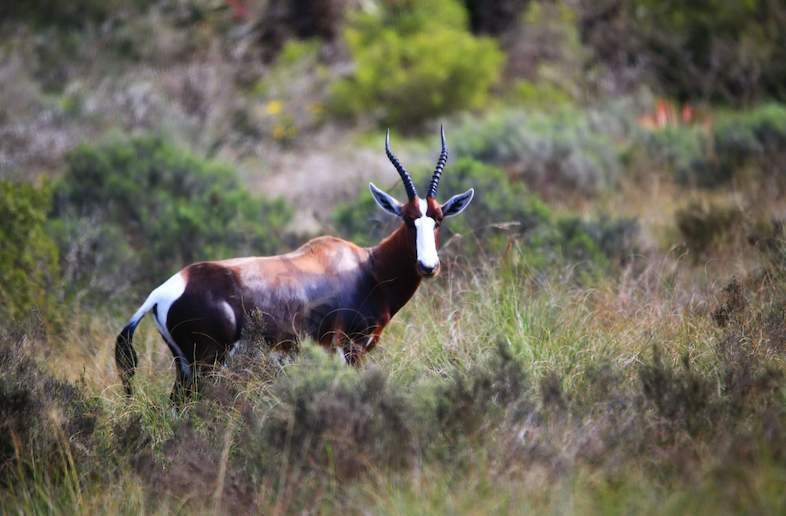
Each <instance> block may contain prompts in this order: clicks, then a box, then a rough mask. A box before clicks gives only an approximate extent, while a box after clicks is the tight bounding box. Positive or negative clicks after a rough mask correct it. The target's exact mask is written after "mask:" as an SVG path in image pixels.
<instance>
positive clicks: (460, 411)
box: [0, 255, 786, 514]
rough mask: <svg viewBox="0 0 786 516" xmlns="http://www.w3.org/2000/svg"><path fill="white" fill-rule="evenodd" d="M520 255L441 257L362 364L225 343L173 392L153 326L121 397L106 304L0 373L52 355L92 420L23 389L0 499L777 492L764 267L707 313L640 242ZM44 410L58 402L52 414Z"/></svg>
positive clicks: (618, 505) (91, 503)
mask: <svg viewBox="0 0 786 516" xmlns="http://www.w3.org/2000/svg"><path fill="white" fill-rule="evenodd" d="M516 256H518V255H516ZM522 256H524V255H522ZM522 260H524V261H518V259H517V258H516V259H513V260H508V261H506V262H505V263H500V264H496V265H487V266H484V267H479V268H475V269H455V268H454V269H452V270H450V271H448V272H447V273H446V274H445V275H444V276H443V277H442V278H440V279H438V280H436V281H434V282H430V283H428V284H426V285H424V286H423V287H422V288H421V289H420V291H419V292H418V294H417V295H416V297H415V299H414V300H413V302H412V303H410V304H409V305H408V307H407V308H405V310H404V311H403V313H402V314H401V316H400V317H398V318H397V319H396V320H395V322H394V323H393V324H392V325H391V327H390V328H389V329H388V331H386V332H385V336H384V337H385V338H384V341H383V344H382V346H381V347H380V348H379V349H378V350H377V351H375V352H374V353H372V354H371V356H370V357H369V360H368V361H367V363H366V365H365V366H364V367H363V368H361V369H360V370H354V369H350V368H347V367H346V366H344V365H343V364H341V363H339V362H338V360H337V359H336V358H335V357H334V356H332V355H328V354H326V353H324V352H322V351H321V350H320V349H319V348H318V347H316V346H314V345H313V344H306V345H305V346H304V350H303V351H302V353H301V355H300V356H299V357H298V358H297V359H296V360H295V361H294V362H292V363H289V364H287V365H284V366H276V365H273V364H268V363H266V362H265V360H264V357H257V358H256V359H253V360H252V359H248V360H246V359H239V361H238V362H234V363H233V364H232V366H231V367H230V368H227V369H225V370H223V371H222V372H221V373H220V374H219V377H218V378H214V379H212V380H205V381H204V384H203V393H202V395H201V396H200V397H199V398H198V399H196V400H194V401H192V402H190V403H189V404H187V405H186V406H184V407H182V408H180V409H177V410H176V409H174V408H173V407H172V406H171V405H170V403H169V397H168V396H169V389H170V387H171V381H172V379H173V372H172V369H171V364H170V363H169V359H168V357H167V356H166V353H165V352H164V351H162V350H161V348H163V346H161V345H160V343H159V342H158V339H157V336H156V335H155V332H154V330H153V329H152V325H151V324H148V323H145V324H144V325H143V326H142V327H141V328H140V332H139V333H138V338H137V344H138V348H139V351H140V356H141V357H142V365H141V366H140V373H139V375H138V376H137V378H136V380H135V386H136V392H135V394H134V396H133V397H132V398H131V399H126V398H125V397H123V396H122V395H121V394H120V389H119V386H118V382H117V380H116V379H115V378H114V373H113V371H112V370H111V369H110V368H108V367H107V362H109V361H110V357H111V350H109V349H108V348H110V347H111V345H110V343H111V342H112V334H113V329H114V327H116V326H117V325H118V324H117V323H116V321H114V320H112V319H109V318H108V319H106V320H102V319H100V318H97V319H96V318H87V321H89V323H86V324H85V325H83V326H82V329H81V331H80V332H75V333H74V334H72V335H71V336H70V337H67V339H66V340H65V341H64V342H60V343H58V344H57V345H58V346H59V347H61V348H66V349H70V350H71V353H69V354H66V355H65V360H64V362H65V363H64V364H63V367H62V368H58V367H57V366H55V367H53V365H52V363H51V362H47V363H44V362H43V361H41V362H40V363H39V366H40V367H41V369H40V372H39V373H36V374H37V375H38V376H24V375H23V374H22V373H19V374H18V375H17V377H15V378H17V380H16V381H17V383H16V385H17V386H20V387H21V388H31V385H29V383H32V382H34V381H37V380H36V378H48V377H51V376H61V377H62V376H63V374H59V372H60V373H64V374H65V376H72V377H77V376H81V377H82V378H83V379H82V381H81V382H78V383H76V384H75V385H76V388H77V389H78V391H77V392H78V393H79V395H80V396H84V397H85V399H87V400H89V401H92V402H96V403H97V408H96V409H95V412H94V415H95V417H96V424H95V427H94V428H93V429H92V430H91V431H90V432H89V433H83V434H82V435H81V436H80V437H79V438H78V439H76V440H74V438H73V436H66V435H65V434H63V433H62V431H61V430H59V429H60V428H70V426H69V424H70V423H69V421H70V420H68V419H67V418H69V417H70V418H75V417H77V416H78V415H79V414H77V413H75V412H74V411H73V410H72V409H73V407H76V406H77V405H74V403H75V402H74V401H73V400H71V399H69V398H57V397H56V396H52V395H50V394H47V393H45V392H43V393H42V392H38V394H35V393H33V398H34V399H35V403H34V404H33V405H31V407H33V408H32V409H30V410H31V413H29V414H27V415H25V417H26V418H27V420H29V421H31V422H35V423H36V424H39V423H41V424H42V426H41V428H42V429H43V430H42V431H41V434H40V435H38V434H36V436H32V437H31V438H41V436H44V437H46V438H48V439H53V440H54V441H56V442H57V443H59V446H57V447H54V448H41V447H36V446H35V445H33V446H31V447H29V448H20V449H17V450H16V453H17V457H16V458H12V459H11V460H10V461H9V462H4V468H6V467H7V469H4V470H3V477H2V478H3V480H4V483H3V488H2V489H3V490H2V492H1V494H0V496H2V499H3V505H4V507H6V508H8V510H9V511H11V512H20V513H73V512H106V511H109V512H123V513H137V512H161V513H169V512H197V513H213V512H222V511H225V510H240V511H249V510H255V511H261V512H265V513H268V512H271V513H275V512H299V511H301V510H318V511H324V512H346V511H348V512H351V513H360V512H369V511H370V512H373V513H381V514H444V513H468V514H481V513H489V512H492V513H510V512H517V513H518V512H535V513H591V514H594V513H597V514H601V513H602V514H608V513H658V514H672V513H684V512H686V511H687V512H694V511H702V512H703V511H705V510H709V511H710V512H720V513H731V512H739V511H743V512H744V511H746V510H748V509H754V510H760V511H763V512H770V511H776V512H777V511H780V510H782V509H783V506H784V496H783V494H782V490H780V489H779V488H778V486H781V485H782V480H783V478H784V476H786V468H785V467H784V465H783V462H782V457H783V456H784V453H786V431H784V430H783V429H786V411H784V408H785V407H786V404H784V400H785V399H786V382H784V381H783V371H784V364H783V356H782V354H781V352H779V351H777V349H778V348H777V343H774V342H770V341H769V340H768V338H769V337H768V336H767V335H768V333H767V332H773V331H775V332H777V331H780V330H778V328H775V329H773V327H769V326H767V324H770V326H771V325H772V324H774V323H773V322H772V321H773V319H772V318H770V319H768V318H767V317H766V314H767V313H770V312H769V311H771V310H776V311H777V310H778V309H781V310H782V309H783V306H784V305H783V304H782V302H783V300H784V291H786V283H784V282H783V281H782V280H781V279H779V278H781V277H782V272H781V271H779V270H777V269H768V268H767V267H769V265H767V266H765V265H762V266H761V267H759V268H757V269H754V270H752V271H751V272H750V274H749V275H748V276H747V277H746V278H745V280H744V281H743V289H744V291H743V292H744V296H745V297H746V299H747V300H748V302H747V304H746V305H745V306H744V307H742V308H738V312H735V314H733V317H732V319H733V322H731V323H729V324H728V325H727V326H726V327H718V326H717V325H716V324H715V323H714V322H713V321H712V317H711V313H710V312H711V310H710V309H709V308H710V307H711V306H716V305H719V304H721V303H723V302H724V301H723V293H722V291H721V289H720V286H721V285H722V283H721V282H720V281H718V282H714V283H712V284H710V285H707V284H705V283H704V282H702V281H696V276H697V275H696V274H695V269H688V271H689V272H690V271H694V272H691V273H690V274H684V275H682V276H680V277H676V278H675V277H669V271H671V270H673V269H672V268H671V267H672V266H673V265H674V264H673V263H670V262H668V261H665V262H662V263H661V264H660V265H659V266H658V265H656V264H655V262H653V263H651V264H650V265H651V266H652V267H653V269H654V270H652V271H651V272H649V273H643V274H640V275H638V276H636V277H635V278H629V277H626V276H625V275H622V276H609V277H604V278H601V279H597V280H596V281H595V282H594V283H592V284H586V283H583V282H582V281H579V279H578V278H577V277H576V276H574V275H572V274H571V272H570V270H569V269H567V270H566V269H559V268H555V270H553V271H551V272H550V273H549V274H543V273H542V271H541V272H538V271H535V270H533V269H530V268H528V266H527V264H526V260H525V259H523V258H522ZM762 263H765V262H764V261H762ZM682 266H684V267H688V268H690V267H692V266H691V265H690V263H687V262H686V263H685V264H683V265H682ZM762 267H764V268H762ZM762 271H763V272H764V273H765V274H764V275H762ZM654 278H656V279H654ZM762 278H764V279H762ZM697 297H700V298H701V302H700V303H698V304H699V305H700V306H703V307H704V308H697V307H696V304H697V303H696V298H697ZM779 303H781V304H779ZM779 307H780V308H779ZM762 314H764V315H765V316H763V315H762ZM766 321H770V322H769V323H767V322H766ZM776 323H777V321H776ZM780 324H781V325H782V321H781V322H780ZM12 340H13V336H12V335H7V336H6V337H5V338H4V339H3V343H4V344H3V345H4V346H8V345H9V343H10V342H12ZM729 342H731V344H728V343H729ZM724 343H725V344H724ZM33 344H34V343H32V342H29V341H28V342H27V344H26V346H27V347H24V346H23V349H31V348H30V346H31V345H33ZM781 345H782V344H781ZM773 346H774V347H773ZM79 347H81V348H82V350H81V351H79V352H76V351H74V349H76V348H79ZM653 349H656V350H658V351H657V353H659V357H660V358H659V359H657V358H654V355H653V353H654V351H653ZM22 353H25V354H26V353H27V352H26V351H23V352H22ZM89 355H94V356H95V357H96V358H95V359H94V360H93V362H87V365H85V362H84V357H85V356H89ZM52 356H54V353H51V354H50V357H52ZM685 357H687V360H688V362H687V363H689V364H690V365H689V367H686V366H685V365H683V364H684V363H686V362H685V360H686V358H685ZM72 362H73V363H72ZM80 362H81V365H82V372H81V373H78V372H77V371H78V368H77V367H76V365H75V364H74V363H80ZM58 369H59V372H58ZM31 375H32V373H31ZM26 382H28V383H26ZM36 392H37V391H36ZM3 394H4V395H5V394H6V393H5V392H4V393H3ZM36 396H37V398H36ZM53 410H54V411H58V410H59V412H60V413H61V414H65V416H60V417H61V418H62V417H65V418H66V419H65V420H62V422H61V424H60V426H58V425H57V424H54V421H55V419H52V417H54V416H52V415H51V414H53V413H54V412H53ZM47 418H48V419H47ZM47 436H48V437H47ZM22 437H24V436H22ZM732 492H733V493H739V494H738V495H735V496H732V495H730V494H728V493H732Z"/></svg>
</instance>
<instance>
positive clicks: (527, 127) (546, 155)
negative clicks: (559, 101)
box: [451, 109, 621, 194]
mask: <svg viewBox="0 0 786 516" xmlns="http://www.w3.org/2000/svg"><path fill="white" fill-rule="evenodd" d="M606 123H607V122H606V121H605V120H593V119H591V118H590V117H589V116H587V115H586V114H584V113H580V112H577V111H575V110H570V109H566V110H562V111H559V112H557V113H554V114H546V113H539V112H529V111H527V112H525V111H511V110H508V111H505V112H497V113H494V114H491V115H489V116H486V117H484V118H482V119H480V120H476V119H468V120H467V121H466V122H465V123H464V124H463V126H462V127H461V128H459V129H458V131H454V136H452V137H451V141H452V142H453V143H452V148H453V149H455V150H454V152H455V153H456V154H458V155H461V156H469V157H472V158H474V159H477V160H479V161H483V162H487V163H493V164H495V165H498V166H503V167H505V168H506V169H508V170H511V171H514V172H515V173H516V174H517V175H518V174H520V175H521V176H522V177H523V178H524V179H525V180H526V182H527V184H528V185H530V186H531V187H532V188H534V189H542V188H546V187H548V186H554V185H556V186H559V187H562V188H568V189H572V190H578V191H580V192H583V193H586V194H592V193H595V192H597V191H599V190H601V189H603V188H606V187H608V186H611V185H612V184H613V183H614V181H615V179H616V178H617V176H618V175H619V174H620V172H621V164H620V161H619V151H618V149H617V146H616V145H615V144H614V142H613V141H612V139H611V137H610V135H609V134H608V131H607V129H606V127H604V126H605V124H606ZM599 126H600V127H599Z"/></svg>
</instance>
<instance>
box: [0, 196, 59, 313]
mask: <svg viewBox="0 0 786 516" xmlns="http://www.w3.org/2000/svg"><path fill="white" fill-rule="evenodd" d="M50 202H51V191H50V189H49V188H48V187H43V188H36V187H34V186H32V185H29V184H25V183H14V182H9V181H0V319H5V318H10V319H16V318H18V317H23V316H25V315H27V314H28V313H29V312H30V311H31V310H34V309H35V310H38V311H40V312H42V314H43V315H52V310H53V308H54V296H53V290H54V287H56V286H57V284H58V282H59V268H58V252H57V246H56V245H55V243H54V241H53V240H52V239H51V238H50V237H49V235H48V234H47V233H46V231H45V223H46V214H47V212H48V210H49V207H50Z"/></svg>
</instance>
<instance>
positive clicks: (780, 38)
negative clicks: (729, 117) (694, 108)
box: [581, 0, 786, 104]
mask: <svg viewBox="0 0 786 516" xmlns="http://www.w3.org/2000/svg"><path fill="white" fill-rule="evenodd" d="M583 3H584V7H583V9H582V13H583V14H582V22H581V27H582V34H583V39H584V41H585V42H586V43H588V44H589V45H590V46H591V47H592V48H593V49H594V51H595V53H596V56H597V57H598V59H599V60H600V61H601V62H604V63H606V65H607V66H608V67H609V68H610V69H612V70H613V71H616V72H625V70H626V69H630V68H631V67H632V66H633V67H638V68H639V69H640V70H643V71H645V73H647V74H648V75H650V76H651V77H653V78H654V79H655V81H656V82H657V83H659V85H660V87H661V88H662V89H663V91H664V92H665V93H667V94H668V95H670V96H675V97H678V98H680V99H682V100H687V99H701V100H721V101H723V102H727V103H734V104H741V103H743V104H747V103H750V102H751V101H755V100H760V99H762V98H766V97H775V98H778V99H786V89H785V88H784V83H785V82H786V81H785V79H786V35H785V34H786V33H784V31H783V30H782V27H783V22H784V17H786V7H784V5H783V3H782V2H771V1H768V0H751V1H747V2H728V1H717V0H705V1H701V2H680V1H678V0H669V1H662V0H636V1H632V2H600V3H598V2H583ZM620 75H622V73H620Z"/></svg>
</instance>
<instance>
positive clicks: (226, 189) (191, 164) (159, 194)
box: [52, 137, 290, 294]
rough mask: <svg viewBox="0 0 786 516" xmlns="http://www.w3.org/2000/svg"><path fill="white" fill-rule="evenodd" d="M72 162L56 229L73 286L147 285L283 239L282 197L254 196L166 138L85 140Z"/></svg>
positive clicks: (62, 185) (59, 193) (59, 196)
mask: <svg viewBox="0 0 786 516" xmlns="http://www.w3.org/2000/svg"><path fill="white" fill-rule="evenodd" d="M67 163H68V168H67V171H66V173H65V175H64V176H63V177H62V179H61V180H60V181H59V183H58V185H57V189H56V195H55V207H54V212H53V220H52V225H53V227H54V231H55V233H56V234H57V237H58V241H59V244H60V247H61V249H62V254H63V258H64V272H65V273H66V275H67V278H68V280H69V282H70V283H71V284H72V285H73V286H75V287H81V288H86V289H88V291H89V292H93V293H95V294H100V293H101V292H107V291H113V290H114V289H116V288H118V287H120V286H126V285H127V284H128V283H132V282H137V288H139V289H141V290H149V288H150V287H151V286H152V285H153V284H155V283H157V282H161V281H162V280H163V279H165V278H166V277H167V276H168V275H170V274H172V273H173V272H174V271H176V270H177V269H178V268H180V267H182V266H183V265H186V264H188V263H190V262H193V261H196V260H200V259H218V258H226V257H230V256H232V255H241V254H266V253H272V252H274V251H277V250H279V248H280V246H281V245H282V242H283V240H282V239H283V238H284V225H285V224H286V223H287V222H288V219H289V216H290V210H289V208H288V207H287V206H286V205H285V204H284V203H283V202H282V201H268V200H265V199H261V198H258V197H254V196H252V195H251V194H249V193H248V192H247V191H246V190H245V189H244V188H243V187H242V186H241V184H240V182H239V180H238V178H237V176H236V175H235V174H234V172H233V171H232V170H231V169H229V168H228V167H226V166H223V165H220V164H218V163H215V162H211V161H205V160H203V159H200V158H198V157H196V156H194V155H192V154H190V153H189V152H187V151H184V150H182V149H179V148H177V147H175V146H173V145H172V144H170V143H167V142H165V141H163V140H162V139H160V138H155V137H141V138H134V139H131V140H127V141H112V142H109V143H105V144H102V145H97V146H93V145H83V146H81V147H79V148H77V149H76V150H75V151H73V152H72V153H71V154H70V155H69V156H68V160H67Z"/></svg>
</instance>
